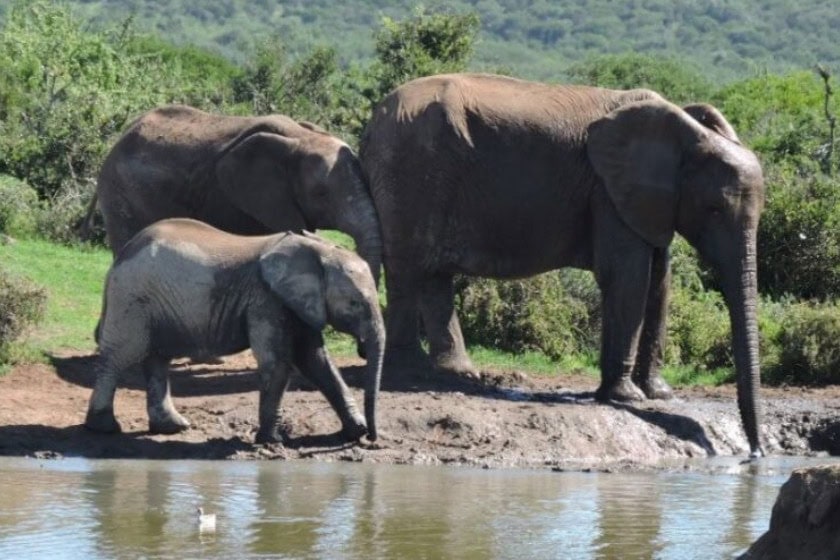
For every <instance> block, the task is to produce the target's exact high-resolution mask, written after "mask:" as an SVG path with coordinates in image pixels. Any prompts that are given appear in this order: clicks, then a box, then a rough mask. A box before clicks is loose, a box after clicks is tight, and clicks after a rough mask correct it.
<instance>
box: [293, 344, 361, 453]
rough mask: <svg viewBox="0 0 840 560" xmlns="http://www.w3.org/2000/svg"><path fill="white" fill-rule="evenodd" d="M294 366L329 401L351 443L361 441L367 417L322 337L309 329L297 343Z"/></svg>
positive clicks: (343, 432)
mask: <svg viewBox="0 0 840 560" xmlns="http://www.w3.org/2000/svg"><path fill="white" fill-rule="evenodd" d="M295 364H296V365H297V367H298V369H299V370H300V372H301V373H302V374H303V375H304V376H305V377H306V378H307V379H309V380H310V381H312V382H313V383H314V384H315V386H316V387H318V389H319V390H320V391H321V392H322V393H323V394H324V396H325V397H326V399H327V401H329V403H330V405H331V406H332V407H333V410H335V412H336V414H338V418H339V420H341V426H342V430H341V431H342V434H343V435H344V436H345V437H346V438H347V439H348V440H351V441H355V440H358V439H359V438H360V437H362V436H363V435H365V434H366V433H367V425H366V424H365V419H364V416H362V414H361V413H360V412H359V409H358V407H357V406H356V401H355V400H354V399H353V395H351V394H350V389H348V387H347V385H346V384H345V383H344V380H343V379H342V378H341V375H340V374H339V372H338V369H336V367H335V366H334V365H333V363H332V361H331V360H330V357H329V356H328V355H327V351H326V349H325V348H324V338H323V337H322V336H321V333H319V332H315V331H313V330H311V329H308V330H306V332H304V333H303V334H302V336H301V337H300V339H299V340H298V341H297V348H296V352H295Z"/></svg>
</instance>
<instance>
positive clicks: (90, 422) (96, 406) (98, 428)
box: [85, 354, 139, 433]
mask: <svg viewBox="0 0 840 560" xmlns="http://www.w3.org/2000/svg"><path fill="white" fill-rule="evenodd" d="M136 365H138V366H139V364H136ZM131 368H132V365H131V364H128V365H123V364H120V363H119V362H117V361H115V360H114V359H112V358H110V357H108V355H107V354H105V355H103V354H100V356H99V357H98V358H97V360H96V382H95V384H94V386H93V394H92V395H91V396H90V403H89V404H88V411H87V416H86V417H85V427H86V428H89V429H91V430H93V431H95V432H103V433H119V432H121V431H122V428H121V427H120V424H119V422H117V418H116V416H114V394H115V393H116V391H117V381H118V380H119V379H120V377H122V375H123V374H124V372H126V371H127V370H130V369H131Z"/></svg>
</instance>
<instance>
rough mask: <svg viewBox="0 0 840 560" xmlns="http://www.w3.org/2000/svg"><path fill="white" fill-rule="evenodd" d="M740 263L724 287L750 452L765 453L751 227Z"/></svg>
mask: <svg viewBox="0 0 840 560" xmlns="http://www.w3.org/2000/svg"><path fill="white" fill-rule="evenodd" d="M742 246H743V247H744V248H745V251H744V253H743V254H742V255H741V263H740V265H739V266H735V267H732V268H733V270H731V271H730V274H728V275H727V274H725V275H724V276H723V291H724V296H725V298H726V302H727V306H728V307H729V318H730V321H731V324H732V347H733V354H734V358H735V374H736V377H737V386H738V409H739V410H740V413H741V422H742V423H743V425H744V431H745V432H746V435H747V441H748V442H749V445H750V455H751V456H752V457H760V456H762V455H764V451H763V450H762V448H761V439H760V436H759V422H760V416H761V410H760V405H759V402H758V392H759V384H760V367H759V358H758V321H757V319H756V308H757V305H756V302H757V299H758V295H757V291H758V290H757V288H756V255H755V232H754V231H748V232H747V233H746V239H745V242H744V244H743V245H742Z"/></svg>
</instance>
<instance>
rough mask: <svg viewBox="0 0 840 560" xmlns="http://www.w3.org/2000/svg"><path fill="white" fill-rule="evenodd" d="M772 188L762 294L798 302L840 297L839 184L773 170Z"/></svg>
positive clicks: (762, 227)
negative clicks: (784, 296) (798, 300)
mask: <svg viewBox="0 0 840 560" xmlns="http://www.w3.org/2000/svg"><path fill="white" fill-rule="evenodd" d="M767 184H768V189H767V190H768V193H767V204H766V207H765V209H764V213H763V214H762V216H761V221H760V222H759V230H758V270H759V289H760V290H761V292H762V293H765V294H768V295H772V296H774V297H781V296H782V295H784V294H792V295H794V296H796V297H797V298H799V299H808V298H819V299H826V298H830V297H832V296H834V295H836V294H838V293H840V180H838V179H833V178H830V177H827V176H825V175H822V174H820V173H817V174H813V175H807V176H804V177H803V176H801V175H800V174H798V173H795V172H793V171H791V170H787V169H784V168H782V167H780V166H773V167H771V168H770V169H769V172H768V174H767Z"/></svg>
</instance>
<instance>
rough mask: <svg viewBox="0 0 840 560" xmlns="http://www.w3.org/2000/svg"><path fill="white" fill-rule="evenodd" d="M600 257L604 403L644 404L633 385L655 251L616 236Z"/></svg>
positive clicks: (601, 390)
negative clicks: (608, 401)
mask: <svg viewBox="0 0 840 560" xmlns="http://www.w3.org/2000/svg"><path fill="white" fill-rule="evenodd" d="M611 237H612V243H611V244H610V247H608V248H605V250H604V251H602V252H600V254H599V255H598V264H597V270H596V275H597V278H598V284H599V285H600V287H601V294H602V297H601V301H602V311H603V313H602V315H603V317H602V329H601V386H600V387H599V388H598V390H597V391H596V393H595V398H596V399H598V400H600V401H607V400H616V401H631V400H643V399H644V398H645V395H644V393H642V391H641V390H639V388H638V387H636V385H634V384H633V381H632V373H633V369H634V366H635V363H636V351H637V349H638V346H639V337H640V334H641V330H642V322H643V320H644V312H645V306H646V300H647V294H648V286H649V285H650V272H651V268H650V267H651V253H652V251H653V248H652V247H650V246H649V245H647V244H646V243H644V242H643V241H641V240H638V239H636V238H635V236H632V235H631V236H629V237H622V236H619V235H614V236H611Z"/></svg>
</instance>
